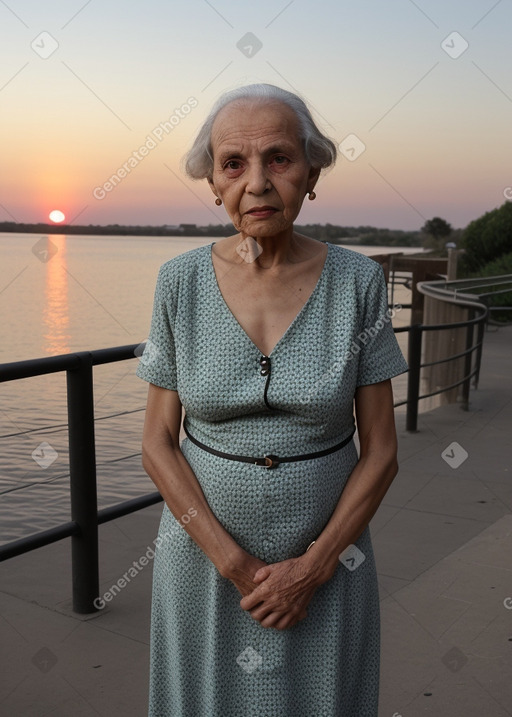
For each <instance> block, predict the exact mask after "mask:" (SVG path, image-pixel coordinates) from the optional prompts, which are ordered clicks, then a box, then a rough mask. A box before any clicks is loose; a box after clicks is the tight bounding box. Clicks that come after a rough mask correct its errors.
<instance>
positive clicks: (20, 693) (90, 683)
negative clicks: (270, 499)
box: [0, 328, 512, 717]
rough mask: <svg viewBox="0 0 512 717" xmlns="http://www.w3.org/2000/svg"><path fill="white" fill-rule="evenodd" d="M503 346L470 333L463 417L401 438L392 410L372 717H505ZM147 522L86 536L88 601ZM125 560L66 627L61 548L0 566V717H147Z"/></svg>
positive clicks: (507, 572) (507, 588) (508, 388)
mask: <svg viewBox="0 0 512 717" xmlns="http://www.w3.org/2000/svg"><path fill="white" fill-rule="evenodd" d="M511 348H512V329H511V328H507V329H500V330H499V331H498V332H489V333H487V334H486V338H485V347H484V357H483V367H482V374H481V385H480V388H479V390H478V391H477V392H473V393H472V395H471V407H470V409H471V410H470V411H468V412H465V411H463V410H461V408H460V407H459V406H457V405H454V406H445V407H442V408H439V409H437V410H435V411H432V412H430V413H428V414H423V415H420V420H419V429H420V431H419V432H418V433H416V434H407V433H405V431H404V417H403V415H402V414H401V413H400V414H398V415H397V428H398V432H399V439H400V473H399V475H398V476H397V478H396V479H395V481H394V483H393V485H392V486H391V488H390V490H389V491H388V493H387V495H386V497H385V499H384V501H383V503H382V505H381V507H380V508H379V510H378V512H377V513H376V515H375V517H374V519H373V520H372V523H371V527H372V535H373V541H374V547H375V552H376V558H377V567H378V571H379V581H380V595H381V614H382V674H381V709H380V711H379V717H399V716H401V717H417V716H421V715H438V716H439V715H440V716H441V717H444V716H449V717H482V715H485V717H506V716H507V715H509V716H510V715H512V679H511V674H512V559H511V556H512V477H511V474H510V467H511V464H512V461H511V450H510V443H511V442H512V382H511V379H510V363H511V362H510V353H511ZM160 512H161V505H159V506H154V507H152V508H149V509H146V510H143V511H140V512H139V513H136V514H134V515H131V516H126V517H125V518H121V519H119V520H116V521H113V522H111V523H108V524H105V525H103V526H101V528H100V538H101V545H100V550H101V567H100V569H101V573H100V574H101V589H102V591H106V590H108V589H109V588H110V586H111V585H112V584H113V583H115V582H116V581H117V580H118V578H119V577H120V576H122V575H123V574H124V573H126V571H127V570H128V569H129V568H130V567H133V563H134V561H137V562H138V561H139V558H141V556H144V555H145V554H146V553H147V554H148V556H149V557H150V558H151V551H150V550H149V551H148V549H150V548H151V546H152V541H153V539H154V537H155V535H156V531H157V526H158V521H159V516H160ZM138 565H139V567H140V570H139V569H134V570H133V571H132V575H133V577H131V579H130V581H129V582H128V583H127V584H126V587H124V589H123V590H121V591H120V593H119V594H117V595H116V596H115V597H114V599H113V600H112V601H111V602H109V603H108V605H107V607H106V608H105V609H104V610H102V611H101V612H100V613H98V614H95V615H94V616H93V617H92V618H80V617H79V616H77V615H75V614H73V613H72V611H71V606H70V595H71V574H70V544H69V541H61V542H60V543H56V544H54V545H51V546H48V547H46V548H41V549H39V550H37V551H34V552H32V553H30V554H28V555H25V556H21V557H18V558H15V559H13V560H11V561H7V562H5V563H3V564H0V584H1V591H0V615H1V620H0V642H1V644H2V662H1V665H0V667H1V675H2V679H1V680H0V685H1V686H0V715H1V717H4V716H5V717H18V716H20V717H42V716H43V715H48V716H50V715H51V716H52V717H82V716H83V717H91V716H93V715H101V716H102V717H113V716H117V715H119V716H123V717H125V716H127V717H131V716H132V715H133V716H134V717H135V716H136V717H143V716H144V715H145V714H146V713H147V672H148V634H149V609H150V604H149V597H150V586H151V559H149V560H148V564H147V565H146V566H144V567H143V566H141V564H140V563H138ZM241 710H242V711H241V713H240V717H244V715H243V708H241ZM190 717H194V716H193V715H191V716H190ZM262 717H270V716H266V715H262ZM272 717H273V716H272ZM276 717H286V716H285V715H282V716H276ZM311 717H318V716H316V715H315V716H311Z"/></svg>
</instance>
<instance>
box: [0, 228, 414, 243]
mask: <svg viewBox="0 0 512 717" xmlns="http://www.w3.org/2000/svg"><path fill="white" fill-rule="evenodd" d="M295 229H296V230H297V232H300V233H301V234H305V235H306V236H310V237H311V238H313V239H319V240H320V241H330V242H332V243H334V244H336V243H338V244H348V245H353V246H360V245H364V246H394V247H397V246H398V247H399V246H403V247H418V249H421V247H422V245H423V235H422V233H421V232H420V231H415V232H414V231H403V230H401V229H379V228H377V227H370V226H360V227H342V226H337V225H334V224H306V225H298V224H297V225H295ZM0 234H68V235H75V234H81V235H84V234H86V235H94V236H95V235H98V236H146V237H152V236H168V237H201V236H204V237H226V236H232V235H233V234H236V229H235V227H234V226H233V225H232V224H215V225H212V224H209V225H207V226H198V225H197V224H179V225H172V224H163V225H161V226H132V225H121V224H108V225H105V226H100V225H96V224H89V225H87V226H85V225H74V224H44V223H39V224H21V223H19V222H0Z"/></svg>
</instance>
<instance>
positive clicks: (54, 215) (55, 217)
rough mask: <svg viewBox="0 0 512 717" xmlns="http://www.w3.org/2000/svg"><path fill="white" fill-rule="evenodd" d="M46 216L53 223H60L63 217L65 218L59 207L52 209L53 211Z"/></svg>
mask: <svg viewBox="0 0 512 717" xmlns="http://www.w3.org/2000/svg"><path fill="white" fill-rule="evenodd" d="M48 217H49V219H51V220H52V222H54V223H55V224H60V223H61V222H63V221H64V219H65V218H66V215H65V214H64V212H61V211H60V209H54V210H53V211H51V212H50V213H49V215H48Z"/></svg>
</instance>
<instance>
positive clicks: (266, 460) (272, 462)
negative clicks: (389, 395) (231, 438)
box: [183, 422, 355, 468]
mask: <svg viewBox="0 0 512 717" xmlns="http://www.w3.org/2000/svg"><path fill="white" fill-rule="evenodd" d="M183 428H184V430H185V433H186V434H187V436H188V437H189V438H190V440H191V441H192V443H195V444H196V446H199V447H200V448H203V449H204V450H205V451H208V452H209V453H213V454H214V455H216V456H220V457H221V458H230V459H231V460H233V461H243V462H244V463H254V464H255V465H257V466H262V467H263V468H277V466H278V465H279V463H290V462H291V461H305V460H309V459H310V458H320V457H321V456H326V455H328V454H329V453H334V451H339V450H340V448H343V447H344V446H346V445H347V444H348V443H350V441H351V440H352V436H353V435H354V433H355V428H354V429H353V430H352V432H351V434H350V435H349V436H347V438H345V439H344V440H343V441H341V443H336V445H335V446H331V447H330V448H325V449H324V450H323V451H315V452H314V453H302V454H301V455H300V456H286V457H285V456H281V457H278V456H275V455H273V454H269V455H265V456H263V458H253V457H252V456H238V455H234V454H233V453H224V452H223V451H217V450H215V448H210V447H209V446H205V444H204V443H201V441H198V440H197V438H194V436H191V435H190V433H189V431H188V429H187V426H186V425H185V422H184V423H183Z"/></svg>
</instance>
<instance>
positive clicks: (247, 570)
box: [228, 551, 309, 630]
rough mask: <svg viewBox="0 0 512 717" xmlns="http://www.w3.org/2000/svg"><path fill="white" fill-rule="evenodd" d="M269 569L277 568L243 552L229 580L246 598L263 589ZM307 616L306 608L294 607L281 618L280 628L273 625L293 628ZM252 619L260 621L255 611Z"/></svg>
mask: <svg viewBox="0 0 512 717" xmlns="http://www.w3.org/2000/svg"><path fill="white" fill-rule="evenodd" d="M287 562H289V561H287ZM278 565H282V563H278ZM269 567H275V565H272V566H269V565H267V563H265V562H264V561H263V560H260V559H259V558H256V557H254V556H253V555H250V554H249V553H247V552H246V551H243V552H242V553H241V555H240V557H239V558H238V559H237V560H236V563H234V564H232V567H231V570H230V571H229V576H228V578H229V580H231V582H232V583H233V584H234V585H235V587H236V588H237V589H238V590H239V591H240V593H241V594H242V596H243V597H244V598H245V597H248V596H250V595H252V594H253V593H254V591H255V590H256V588H259V587H261V584H262V582H263V581H264V580H265V575H266V573H265V572H263V571H265V569H266V568H269ZM269 574H270V573H269ZM256 575H258V579H257V580H255V579H254V578H255V576H256ZM308 602H309V600H308ZM240 604H241V603H240ZM242 607H244V609H246V608H245V606H243V605H242ZM266 614H267V613H265V615H266ZM306 616H307V612H306V609H305V608H304V609H301V610H297V609H296V607H294V609H293V610H292V611H286V612H284V613H283V614H281V615H280V616H279V621H280V623H282V624H280V625H279V626H278V625H272V627H278V629H281V630H282V629H284V628H285V627H292V625H295V624H296V623H297V622H299V620H302V619H304V618H305V617H306ZM251 617H253V618H254V619H255V620H258V617H257V614H256V611H255V610H253V611H252V612H251ZM263 627H271V625H267V624H265V625H263Z"/></svg>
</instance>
